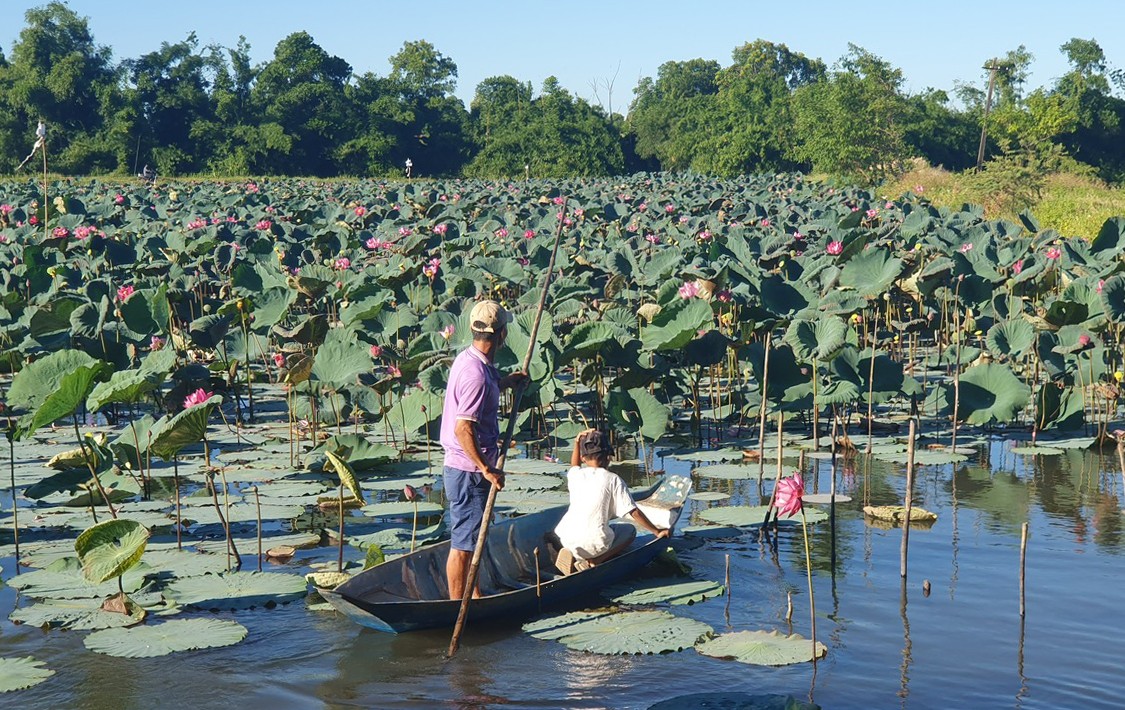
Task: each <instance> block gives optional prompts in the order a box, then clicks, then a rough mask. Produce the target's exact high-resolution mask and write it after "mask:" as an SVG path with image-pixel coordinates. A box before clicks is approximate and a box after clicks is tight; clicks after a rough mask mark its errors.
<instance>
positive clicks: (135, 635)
mask: <svg viewBox="0 0 1125 710" xmlns="http://www.w3.org/2000/svg"><path fill="white" fill-rule="evenodd" d="M244 638H246V627H245V626H243V625H242V624H239V623H236V622H234V621H224V620H222V619H178V620H175V621H166V622H164V623H162V624H155V625H153V626H138V627H136V628H132V629H106V630H104V631H95V632H94V633H92V634H90V635H89V636H87V637H86V639H85V641H84V643H85V644H86V648H88V649H90V650H91V651H95V652H97V653H104V654H105V655H107V656H116V657H118V658H152V657H155V656H167V655H168V654H170V653H176V652H177V651H193V650H196V649H200V648H219V647H221V646H233V645H234V644H236V643H238V642H239V641H241V640H242V639H244Z"/></svg>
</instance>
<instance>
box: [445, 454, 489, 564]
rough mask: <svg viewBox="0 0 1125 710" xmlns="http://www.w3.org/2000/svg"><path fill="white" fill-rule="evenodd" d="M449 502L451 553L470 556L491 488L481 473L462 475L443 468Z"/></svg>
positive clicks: (463, 472) (455, 470)
mask: <svg viewBox="0 0 1125 710" xmlns="http://www.w3.org/2000/svg"><path fill="white" fill-rule="evenodd" d="M442 484H443V485H444V486H445V497H446V498H448V499H449V538H450V546H451V547H452V548H453V549H454V550H461V551H463V552H472V551H473V550H474V549H476V546H477V536H478V535H480V524H481V521H482V520H484V506H485V504H487V503H488V492H489V491H490V490H491V489H492V484H491V483H490V482H489V481H488V479H487V478H485V477H484V474H482V473H481V472H480V471H462V470H461V469H459V468H453V467H451V466H446V467H445V469H444V471H443V475H442Z"/></svg>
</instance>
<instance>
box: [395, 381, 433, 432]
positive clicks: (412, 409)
mask: <svg viewBox="0 0 1125 710" xmlns="http://www.w3.org/2000/svg"><path fill="white" fill-rule="evenodd" d="M440 416H441V403H440V401H439V402H437V403H436V404H435V402H434V396H433V394H432V393H430V392H427V391H425V390H420V389H417V388H413V387H412V388H411V389H410V393H409V394H407V395H406V396H405V397H402V398H400V399H399V400H398V401H397V402H395V403H394V405H393V406H392V407H391V408H390V410H388V411H387V413H386V414H385V415H383V425H384V426H386V427H387V428H388V429H391V430H392V431H395V432H397V434H396V438H397V439H398V440H401V439H402V437H403V433H404V432H405V434H407V435H409V434H413V433H414V432H416V431H418V430H419V429H421V428H422V427H424V426H426V425H427V424H429V423H430V422H432V421H434V420H436V419H437V418H438V417H440Z"/></svg>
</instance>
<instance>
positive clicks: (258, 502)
mask: <svg viewBox="0 0 1125 710" xmlns="http://www.w3.org/2000/svg"><path fill="white" fill-rule="evenodd" d="M254 509H255V511H256V513H257V516H258V571H259V572H261V571H262V499H261V498H260V497H258V487H257V486H254Z"/></svg>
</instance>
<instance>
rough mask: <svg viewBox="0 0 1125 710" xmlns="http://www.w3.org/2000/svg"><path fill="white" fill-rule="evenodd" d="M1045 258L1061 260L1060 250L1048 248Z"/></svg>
mask: <svg viewBox="0 0 1125 710" xmlns="http://www.w3.org/2000/svg"><path fill="white" fill-rule="evenodd" d="M1047 258H1048V259H1061V258H1062V249H1059V248H1058V247H1048V249H1047Z"/></svg>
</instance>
